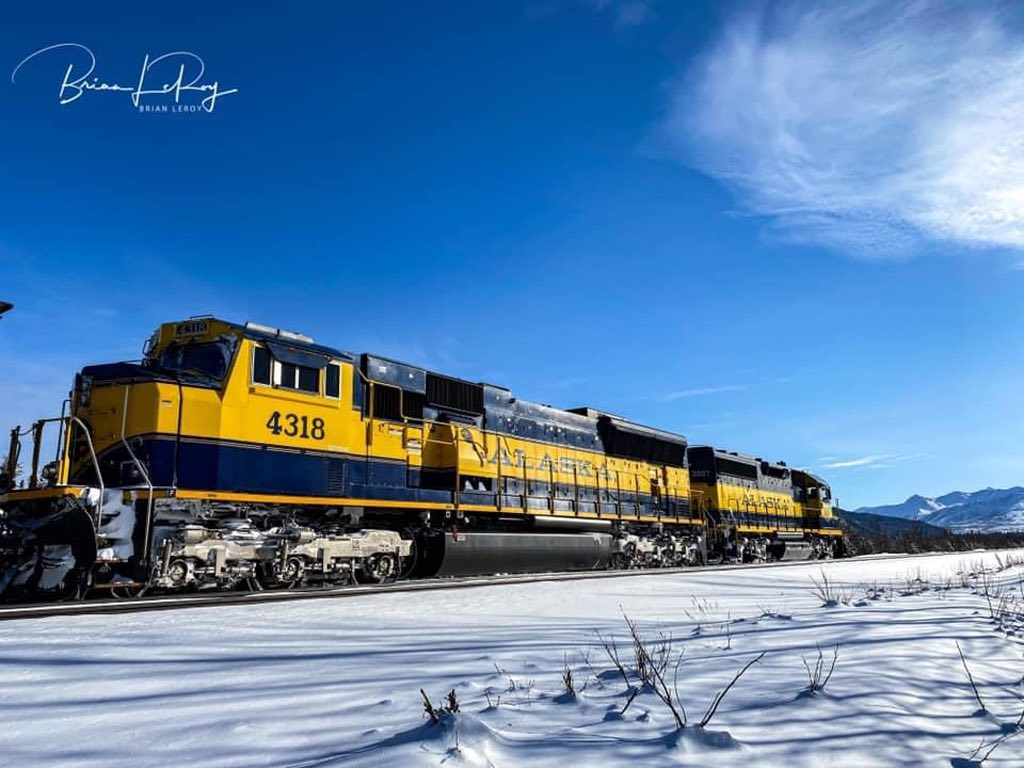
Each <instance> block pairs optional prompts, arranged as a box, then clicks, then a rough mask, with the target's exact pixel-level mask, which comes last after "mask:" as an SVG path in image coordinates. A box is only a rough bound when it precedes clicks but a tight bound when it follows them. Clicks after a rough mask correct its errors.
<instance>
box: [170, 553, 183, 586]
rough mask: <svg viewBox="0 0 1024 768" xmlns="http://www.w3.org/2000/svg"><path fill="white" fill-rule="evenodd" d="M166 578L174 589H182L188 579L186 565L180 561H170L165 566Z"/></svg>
mask: <svg viewBox="0 0 1024 768" xmlns="http://www.w3.org/2000/svg"><path fill="white" fill-rule="evenodd" d="M167 578H169V579H170V580H171V581H172V582H173V584H174V586H175V587H184V586H185V582H186V580H187V579H188V563H187V562H185V561H184V560H181V559H178V560H172V561H171V562H170V564H169V565H168V566H167Z"/></svg>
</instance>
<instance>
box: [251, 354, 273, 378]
mask: <svg viewBox="0 0 1024 768" xmlns="http://www.w3.org/2000/svg"><path fill="white" fill-rule="evenodd" d="M273 363H274V361H273V359H272V358H271V357H270V350H268V349H267V348H266V347H253V353H252V381H253V384H266V385H267V386H270V384H271V383H272V382H273V378H272V375H273Z"/></svg>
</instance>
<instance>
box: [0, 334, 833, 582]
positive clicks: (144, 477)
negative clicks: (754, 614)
mask: <svg viewBox="0 0 1024 768" xmlns="http://www.w3.org/2000/svg"><path fill="white" fill-rule="evenodd" d="M48 440H49V443H48ZM29 442H30V443H31V453H30V459H29V460H28V470H29V471H28V472H27V477H26V478H23V481H22V482H21V483H20V485H19V483H18V475H19V471H18V470H19V466H20V463H21V459H22V449H23V444H27V443H29ZM48 445H49V446H50V447H47V446H48ZM50 448H52V450H53V451H54V453H55V458H54V460H53V461H51V462H48V463H46V464H45V465H43V461H42V456H43V452H44V451H47V452H48V451H49V450H50ZM841 553H842V536H841V533H840V531H839V529H838V525H837V521H836V519H835V518H834V516H833V514H832V507H831V500H830V496H829V488H828V486H827V484H825V483H824V481H822V480H821V479H820V478H817V477H815V476H814V475H811V474H810V473H807V472H802V471H800V470H795V469H790V468H789V467H787V466H786V465H785V464H782V463H777V464H773V463H769V462H764V461H761V460H760V459H754V458H753V457H746V456H740V455H739V454H730V453H726V452H724V451H718V450H716V449H713V448H707V447H692V446H689V445H687V441H686V439H685V438H684V437H683V436H681V435H677V434H673V433H670V432H665V431H662V430H657V429H652V428H650V427H644V426H640V425H638V424H634V423H632V422H629V421H627V420H625V419H622V418H620V417H616V416H613V415H611V414H607V413H604V412H600V411H596V410H594V409H590V408H579V409H572V410H561V409H557V408H553V407H551V406H547V405H540V404H536V403H530V402H526V401H521V400H519V399H518V398H516V397H514V396H513V395H512V393H511V392H510V391H509V390H507V389H505V388H503V387H499V386H494V385H490V384H481V383H472V382H468V381H463V380H461V379H457V378H452V377H448V376H444V375H441V374H438V373H434V372H432V371H427V370H425V369H423V368H420V367H417V366H411V365H407V364H404V363H399V362H395V361H392V360H387V359H384V358H381V357H377V356H374V355H369V354H362V355H354V354H351V353H347V352H344V351H342V350H338V349H334V348H330V347H325V346H321V345H318V344H315V343H314V342H313V340H312V339H310V338H308V337H306V336H303V335H301V334H296V333H290V332H287V331H281V330H278V329H275V328H269V327H266V326H260V325H255V324H252V323H248V324H246V325H238V324H234V323H229V322H225V321H222V320H218V319H215V318H212V317H200V318H191V319H189V320H187V321H184V322H175V323H166V324H164V325H162V326H160V328H158V329H157V331H156V332H155V333H154V334H153V336H152V337H151V339H150V340H149V342H148V344H147V346H146V350H145V353H144V359H143V360H142V361H141V362H121V363H114V364H106V365H95V366H87V367H85V368H83V369H82V371H81V372H80V373H79V374H78V375H77V376H76V379H75V385H74V389H73V391H72V393H71V396H70V399H69V400H68V401H67V402H66V403H65V412H64V414H63V415H62V416H60V417H58V418H54V419H49V420H43V421H39V422H36V423H35V424H34V425H33V426H32V427H31V428H30V429H29V430H27V431H24V432H23V431H21V430H20V429H15V430H14V431H13V433H12V435H11V443H10V451H9V453H8V458H7V462H6V465H5V467H4V468H3V469H2V470H0V599H4V600H31V599H45V598H46V597H56V598H66V597H80V596H83V595H85V594H86V593H89V592H99V591H102V590H109V591H112V592H114V593H115V594H133V593H137V592H139V591H142V590H183V589H205V588H223V589H227V588H232V587H237V586H241V585H249V586H253V587H259V588H285V587H289V586H294V585H298V584H307V585H312V584H339V583H348V582H351V581H356V580H359V581H368V582H376V581H384V580H388V579H392V578H396V577H398V576H400V575H407V576H410V577H430V576H449V575H463V574H487V573H512V572H534V571H546V570H587V569H599V568H609V567H612V568H654V567H666V566H682V565H695V564H699V563H705V562H715V561H720V560H722V559H725V558H732V559H735V560H739V561H753V560H767V559H773V558H784V557H785V558H790V557H830V556H833V555H838V554H841Z"/></svg>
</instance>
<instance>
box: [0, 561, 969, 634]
mask: <svg viewBox="0 0 1024 768" xmlns="http://www.w3.org/2000/svg"><path fill="white" fill-rule="evenodd" d="M948 554H950V553H949V552H922V553H919V554H914V555H908V554H892V555H863V556H860V557H850V558H844V559H842V560H789V561H783V562H777V563H745V564H728V565H707V566H696V567H685V568H651V569H643V570H635V571H560V572H555V573H529V574H515V575H498V576H464V577H458V578H443V579H423V580H420V581H396V582H391V583H387V584H374V585H349V586H344V587H328V588H323V587H315V588H308V589H286V590H257V591H250V592H210V593H209V594H190V595H156V596H152V597H138V598H123V599H104V600H85V601H82V602H68V603H25V604H22V605H9V606H4V607H0V622H2V621H11V620H15V619H42V618H48V617H53V616H79V615H85V614H108V613H109V614H114V613H140V612H143V611H167V610H175V609H179V608H202V607H213V606H218V605H220V606H223V605H255V604H259V603H275V602H290V601H294V600H323V599H327V598H341V597H359V596H363V595H380V594H394V593H397V592H428V591H433V590H441V589H471V588H473V587H493V586H496V585H503V584H531V583H534V582H541V581H567V580H577V581H582V580H585V579H620V578H630V577H635V576H666V575H670V574H678V573H704V572H715V571H729V570H738V569H757V568H788V567H793V566H797V565H804V566H806V565H810V564H821V565H824V564H826V563H842V562H849V561H854V560H892V559H896V558H917V557H935V556H939V555H948ZM963 554H964V555H965V556H966V555H968V554H970V553H969V552H964V553H963Z"/></svg>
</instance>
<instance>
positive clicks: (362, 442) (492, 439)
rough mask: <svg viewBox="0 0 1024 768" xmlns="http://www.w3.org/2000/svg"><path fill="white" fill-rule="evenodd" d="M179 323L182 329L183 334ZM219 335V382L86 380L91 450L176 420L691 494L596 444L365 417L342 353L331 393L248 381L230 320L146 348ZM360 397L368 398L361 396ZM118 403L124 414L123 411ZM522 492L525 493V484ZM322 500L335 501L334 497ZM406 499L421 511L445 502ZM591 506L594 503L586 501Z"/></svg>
mask: <svg viewBox="0 0 1024 768" xmlns="http://www.w3.org/2000/svg"><path fill="white" fill-rule="evenodd" d="M183 327H184V330H185V333H182V328H183ZM225 336H232V337H234V338H235V339H236V341H237V344H238V346H237V351H236V354H235V357H234V360H233V362H232V365H231V369H230V370H229V371H228V373H227V375H226V377H225V380H224V382H223V386H222V388H220V389H212V388H203V387H197V386H188V385H180V386H179V385H178V384H177V383H173V382H149V381H143V382H129V383H112V384H97V385H95V386H94V387H93V388H92V391H91V401H90V403H89V404H88V405H87V406H82V405H77V404H76V406H75V415H77V416H79V417H81V418H83V419H84V420H86V421H87V423H89V425H90V426H91V428H92V430H93V441H94V447H95V450H96V452H97V454H100V453H102V452H103V451H104V450H106V449H108V448H111V447H114V446H115V445H116V444H117V443H119V442H121V439H122V424H123V426H124V430H123V433H124V437H125V438H126V439H127V440H129V441H130V440H131V439H132V438H133V437H137V436H150V435H166V436H167V437H169V438H174V437H176V436H177V435H178V434H179V420H180V435H181V436H182V437H183V438H187V439H208V440H217V441H222V442H226V443H232V442H235V443H245V444H266V445H271V446H274V447H277V448H281V449H296V450H301V449H305V450H316V451H323V452H326V453H338V454H348V455H350V456H351V455H357V456H365V457H367V458H368V459H382V460H392V461H397V462H403V463H406V464H407V465H408V466H409V467H411V468H414V469H436V470H443V469H448V470H455V471H456V472H457V474H458V476H459V477H472V478H475V479H479V478H485V479H489V480H491V481H493V482H494V483H495V486H494V487H496V485H497V482H498V481H499V480H501V479H503V478H513V477H514V478H516V479H519V480H522V481H524V484H525V485H526V486H527V487H528V488H529V487H531V486H534V485H537V484H542V483H543V484H551V483H555V484H558V485H561V486H563V490H567V489H568V487H569V486H571V487H572V489H573V490H572V492H570V497H571V496H573V495H576V494H577V493H578V491H577V489H588V490H591V491H593V492H594V493H595V495H596V493H597V492H600V491H602V490H603V491H614V492H615V493H616V494H618V493H620V492H621V493H632V494H643V495H654V496H656V497H657V498H659V499H664V500H672V499H680V500H687V499H689V497H690V480H689V474H688V472H687V470H686V469H684V468H678V467H665V466H656V465H653V464H648V463H645V462H641V461H632V460H629V459H620V458H615V457H610V456H607V455H605V454H604V453H603V452H600V451H590V450H585V449H580V448H572V447H567V446H564V445H559V444H553V443H544V442H540V441H535V440H527V439H522V438H518V437H513V436H509V435H504V434H497V433H493V432H488V431H486V430H483V429H479V428H476V427H471V426H464V425H454V424H441V423H435V422H420V421H415V420H406V421H404V422H395V421H390V420H384V419H379V418H366V417H364V416H363V414H362V412H361V410H360V409H359V408H358V407H353V392H354V390H355V387H356V377H359V376H361V375H362V374H361V372H360V371H359V370H358V369H357V367H356V366H355V365H353V363H352V362H349V361H345V360H335V361H333V362H334V363H335V364H337V365H338V366H339V368H340V374H341V376H340V378H341V382H340V384H341V387H340V390H341V397H340V398H328V397H325V396H324V395H323V393H322V386H323V384H322V381H321V393H316V394H314V393H306V392H301V391H297V390H290V389H282V388H280V387H276V386H268V385H262V384H256V383H253V377H252V370H253V354H254V352H253V350H254V348H255V347H256V346H258V344H259V342H257V341H254V340H253V339H250V338H247V337H246V336H245V334H244V331H243V330H242V329H240V328H239V327H238V326H234V325H230V324H227V323H223V322H220V321H216V320H213V319H208V320H207V319H202V320H197V321H188V322H185V323H166V324H164V325H162V326H160V328H159V329H158V331H157V333H156V334H154V337H153V339H152V341H151V351H150V354H154V355H159V354H160V353H161V352H162V351H163V350H164V349H166V347H167V346H169V345H170V344H172V343H175V342H181V341H182V340H183V339H184V340H188V341H194V342H207V341H214V340H216V339H218V338H223V337H225ZM322 378H323V377H321V379H322ZM365 384H366V387H367V392H369V389H370V387H373V386H380V385H379V384H376V385H375V384H374V383H372V382H365ZM366 396H367V397H370V395H369V394H367V395H366ZM370 400H371V401H372V397H371V398H370ZM126 406H127V418H125V417H124V414H125V407H126ZM275 414H278V418H279V419H281V418H284V419H286V420H292V421H294V422H295V423H306V424H309V423H313V421H314V420H317V419H322V421H323V438H322V439H319V440H314V439H312V438H311V437H309V436H307V437H303V434H302V432H301V431H298V430H292V431H293V432H294V434H292V435H291V436H289V434H288V431H289V430H287V429H281V430H278V433H277V434H275V433H274V431H272V430H270V429H268V427H267V425H268V423H271V420H272V419H273V418H274V416H275ZM303 420H305V421H303ZM307 435H308V432H307ZM78 460H79V462H89V461H90V459H89V458H88V456H80V457H79V459H78ZM211 493H213V492H212V491H211ZM544 493H545V494H547V493H548V491H547V490H545V491H544ZM227 495H228V496H231V495H232V494H227ZM234 495H235V496H237V494H234ZM529 495H534V494H533V492H532V491H531V492H530V493H529ZM222 496H224V494H220V493H214V495H213V496H210V495H207V496H205V497H207V498H214V497H222ZM246 496H247V497H248V496H253V495H252V494H248V495H246ZM302 498H303V501H304V503H317V502H316V501H315V500H313V499H310V498H308V497H302ZM535 498H536V496H535ZM563 498H564V497H563ZM322 501H323V503H334V504H337V503H339V500H338V499H337V498H325V499H323V500H322ZM348 503H360V504H365V505H366V506H380V503H379V502H378V503H374V502H370V501H368V500H359V499H356V500H348ZM387 505H388V506H394V507H395V508H401V507H403V506H404V505H402V504H398V503H390V502H389V503H388V504H387ZM411 506H420V507H422V508H425V509H429V508H432V507H434V506H439V507H445V506H447V505H431V504H418V505H417V504H412V505H411ZM590 506H591V507H592V508H593V506H594V505H593V504H591V505H590ZM460 508H462V509H466V510H470V509H472V510H473V511H481V512H483V511H486V512H505V513H507V512H509V511H514V509H511V508H510V507H509V506H508V505H507V504H505V505H504V508H502V506H499V502H497V501H496V503H495V504H494V505H481V504H479V503H474V504H472V505H467V504H462V505H460ZM520 511H524V512H525V511H529V512H530V513H531V514H544V513H545V512H549V513H552V514H561V515H566V514H568V515H569V516H580V517H598V516H601V517H609V516H610V515H609V513H608V512H607V511H605V512H604V513H603V514H601V515H599V514H597V512H596V511H595V512H592V513H587V512H586V511H585V510H581V511H580V512H579V514H578V515H575V514H574V513H573V512H568V513H566V512H565V511H564V510H555V508H554V504H552V505H551V508H550V509H548V510H545V509H543V508H540V509H538V508H535V507H530V508H529V509H528V510H527V509H522V508H520ZM621 514H622V516H623V517H624V518H630V519H635V520H646V521H656V520H658V519H659V518H658V517H657V516H650V515H640V514H639V513H638V512H637V510H636V508H635V507H634V506H633V505H632V504H626V503H624V504H622V505H621ZM673 519H674V518H673ZM678 522H682V523H692V524H699V523H700V520H698V519H697V516H696V515H693V516H692V518H679V519H678Z"/></svg>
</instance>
